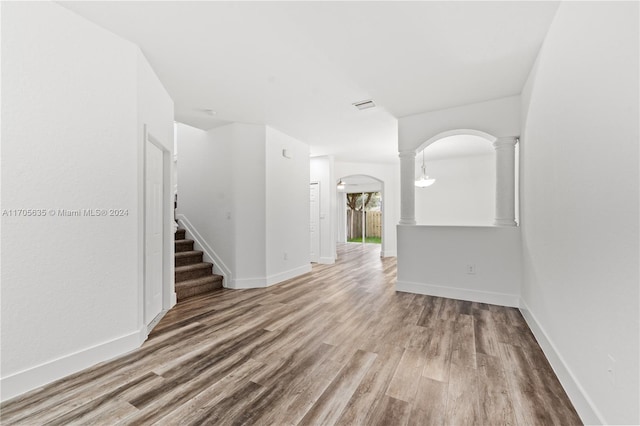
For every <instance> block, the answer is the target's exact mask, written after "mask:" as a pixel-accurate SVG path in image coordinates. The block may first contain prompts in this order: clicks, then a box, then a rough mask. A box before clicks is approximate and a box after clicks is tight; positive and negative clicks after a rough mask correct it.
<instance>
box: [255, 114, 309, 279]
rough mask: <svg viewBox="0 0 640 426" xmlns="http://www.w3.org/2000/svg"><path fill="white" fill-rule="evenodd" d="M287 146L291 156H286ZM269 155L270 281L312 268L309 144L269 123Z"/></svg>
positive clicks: (268, 241) (267, 192)
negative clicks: (310, 249) (284, 153)
mask: <svg viewBox="0 0 640 426" xmlns="http://www.w3.org/2000/svg"><path fill="white" fill-rule="evenodd" d="M284 149H286V150H287V152H288V156H289V157H291V158H285V157H284V156H283V153H282V151H283V150H284ZM265 155H266V165H267V169H266V170H267V177H266V197H267V199H266V203H267V204H266V214H267V216H266V219H267V220H266V223H267V233H266V244H267V280H268V283H269V284H270V283H272V282H280V281H283V280H285V279H288V278H290V277H293V276H297V275H300V274H301V273H305V272H308V271H309V270H310V269H311V268H310V252H309V146H308V145H307V144H305V143H302V142H300V141H298V140H297V139H294V138H292V137H290V136H288V135H286V134H284V133H282V132H280V131H278V130H276V129H273V128H271V127H267V144H266V153H265ZM285 257H286V259H285Z"/></svg>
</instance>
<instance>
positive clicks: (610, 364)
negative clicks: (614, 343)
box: [607, 354, 616, 385]
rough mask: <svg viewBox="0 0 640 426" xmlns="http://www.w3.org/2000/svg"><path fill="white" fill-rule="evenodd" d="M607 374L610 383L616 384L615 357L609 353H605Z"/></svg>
mask: <svg viewBox="0 0 640 426" xmlns="http://www.w3.org/2000/svg"><path fill="white" fill-rule="evenodd" d="M607 376H609V383H611V384H612V385H615V384H616V359H615V358H614V357H612V356H611V354H608V355H607Z"/></svg>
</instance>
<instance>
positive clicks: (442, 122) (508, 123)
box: [398, 96, 520, 152]
mask: <svg viewBox="0 0 640 426" xmlns="http://www.w3.org/2000/svg"><path fill="white" fill-rule="evenodd" d="M460 129H467V130H472V131H479V132H483V133H485V134H488V135H491V136H493V137H503V136H518V135H519V134H520V97H519V96H510V97H507V98H500V99H495V100H491V101H486V102H479V103H475V104H470V105H464V106H460V107H456V108H449V109H443V110H439V111H432V112H425V113H421V114H415V115H409V116H406V117H402V118H400V119H398V151H400V152H403V151H415V150H417V149H418V148H419V147H420V146H421V145H422V144H423V143H425V142H427V141H431V142H435V141H436V140H437V139H439V138H435V139H432V138H434V137H436V136H438V135H441V137H444V136H450V134H448V132H451V131H454V130H460ZM466 133H468V134H473V132H466ZM454 134H455V133H454Z"/></svg>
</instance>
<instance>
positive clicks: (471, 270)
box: [467, 263, 476, 275]
mask: <svg viewBox="0 0 640 426" xmlns="http://www.w3.org/2000/svg"><path fill="white" fill-rule="evenodd" d="M475 273H476V265H475V264H474V263H469V264H468V265H467V274H469V275H474V274H475Z"/></svg>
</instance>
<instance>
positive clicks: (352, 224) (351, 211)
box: [346, 191, 382, 244]
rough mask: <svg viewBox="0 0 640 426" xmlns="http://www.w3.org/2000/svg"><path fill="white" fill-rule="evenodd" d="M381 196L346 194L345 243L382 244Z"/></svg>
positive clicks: (366, 193)
mask: <svg viewBox="0 0 640 426" xmlns="http://www.w3.org/2000/svg"><path fill="white" fill-rule="evenodd" d="M381 204H382V194H380V192H378V191H376V192H361V193H358V192H352V193H347V206H346V207H347V242H348V243H370V244H382V211H381V210H380V207H381Z"/></svg>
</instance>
